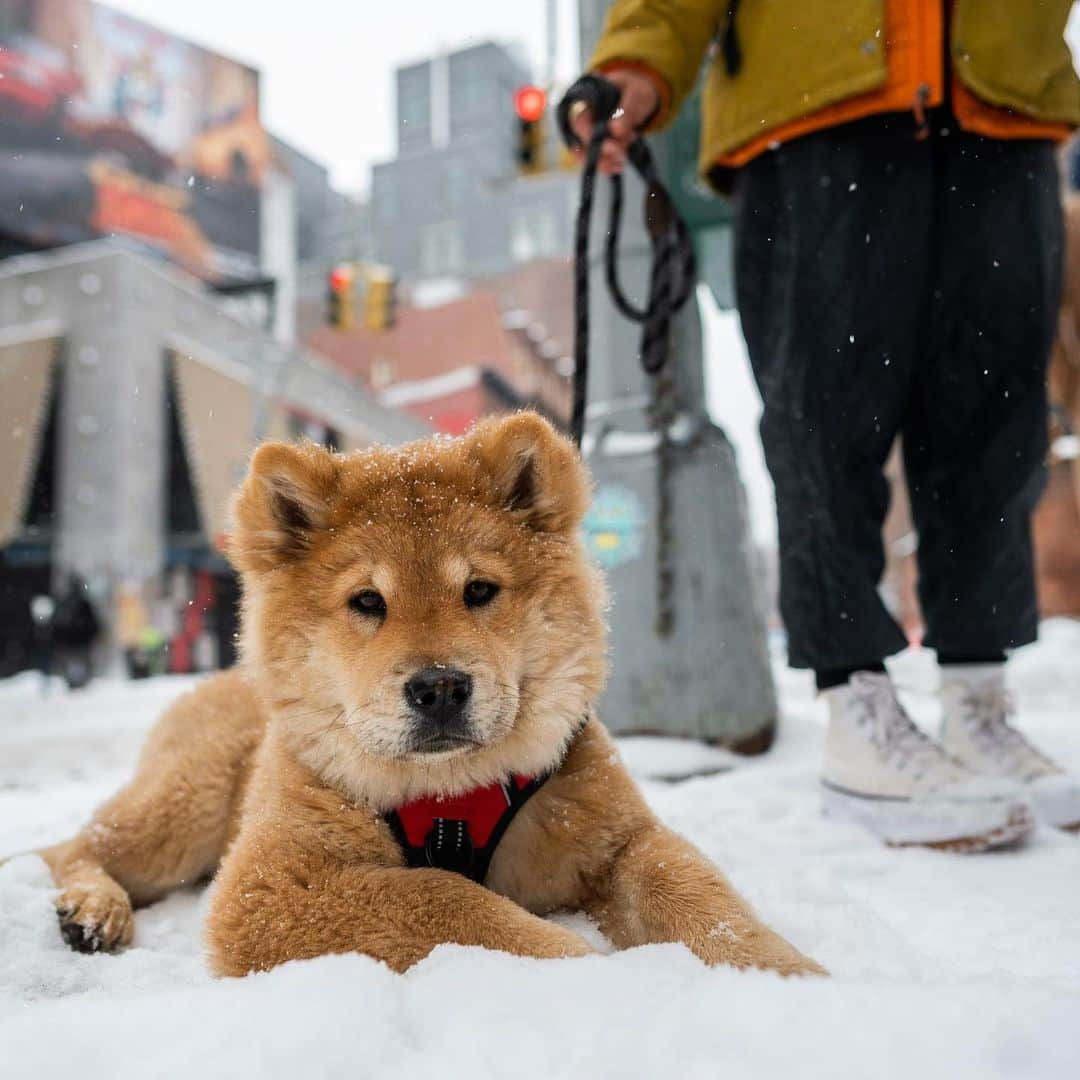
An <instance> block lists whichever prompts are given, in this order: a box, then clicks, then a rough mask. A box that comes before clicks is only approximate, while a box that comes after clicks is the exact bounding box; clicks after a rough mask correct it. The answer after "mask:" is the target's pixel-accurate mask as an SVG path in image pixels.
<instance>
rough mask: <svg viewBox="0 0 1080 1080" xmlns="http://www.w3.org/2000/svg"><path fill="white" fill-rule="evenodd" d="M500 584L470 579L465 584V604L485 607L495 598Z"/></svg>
mask: <svg viewBox="0 0 1080 1080" xmlns="http://www.w3.org/2000/svg"><path fill="white" fill-rule="evenodd" d="M498 591H499V586H498V585H496V584H495V582H493V581H470V582H469V583H468V585H466V586H465V606H466V607H483V606H484V605H485V604H490V603H491V601H492V600H494V599H495V596H496V594H497V593H498Z"/></svg>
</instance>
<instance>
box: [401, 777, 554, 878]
mask: <svg viewBox="0 0 1080 1080" xmlns="http://www.w3.org/2000/svg"><path fill="white" fill-rule="evenodd" d="M550 776H551V773H545V774H544V775H543V776H535V777H529V776H515V777H514V778H513V779H512V780H511V781H509V782H508V783H505V784H491V785H490V786H489V787H483V788H474V789H473V790H472V791H467V792H465V794H464V795H455V796H452V797H447V798H439V797H436V796H429V797H428V798H425V799H416V800H414V801H413V802H410V803H406V804H405V805H404V806H399V807H398V808H397V809H396V810H391V811H390V812H389V813H388V814H386V815H384V816H385V818H386V823H387V824H388V825H389V826H390V828H391V830H392V831H393V833H394V837H395V838H396V840H397V842H398V843H399V844H400V845H401V850H402V852H403V853H404V855H405V859H406V861H407V862H408V864H409V866H434V867H436V868H437V869H440V870H453V871H455V872H456V873H458V874H464V875H465V877H467V878H471V879H472V880H473V881H476V882H479V883H480V884H481V885H482V884H483V883H484V878H485V877H487V872H488V867H489V866H490V865H491V857H492V856H493V855H494V854H495V849H496V848H497V847H498V846H499V841H500V840H501V839H502V837H503V833H505V832H506V830H507V829H508V828H509V827H510V822H512V821H513V820H514V817H515V816H516V814H517V812H518V811H519V810H520V809H521V808H522V807H523V806H524V805H525V804H526V803H527V802H528V801H529V799H530V797H531V796H532V795H534V794H535V793H536V792H537V791H539V790H540V788H541V787H543V785H544V782H545V781H546V780H547V779H548V777H550Z"/></svg>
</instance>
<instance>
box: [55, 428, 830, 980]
mask: <svg viewBox="0 0 1080 1080" xmlns="http://www.w3.org/2000/svg"><path fill="white" fill-rule="evenodd" d="M587 501H588V480H587V477H586V472H585V469H584V467H583V466H582V464H581V461H580V459H579V457H578V454H577V452H576V451H575V449H574V447H573V446H572V445H571V444H570V443H569V442H568V441H567V440H566V439H564V438H563V437H562V436H560V435H558V434H557V433H556V432H555V431H554V430H553V429H552V427H551V426H550V425H549V424H548V423H547V422H546V421H544V420H542V419H541V418H540V417H538V416H536V415H533V414H529V413H522V414H518V415H516V416H513V417H511V418H509V419H499V420H489V421H485V422H483V423H480V424H478V425H477V426H476V427H475V428H474V429H473V431H472V432H471V433H470V434H469V435H467V436H465V437H463V438H460V439H446V438H432V439H428V440H425V441H422V442H416V443H413V444H411V445H407V446H404V447H401V448H398V449H389V448H385V447H377V448H374V449H371V450H366V451H363V452H359V453H352V454H346V455H337V454H332V453H329V452H327V451H325V450H323V449H321V448H317V447H315V446H312V445H309V446H300V447H298V446H292V445H286V444H281V443H269V444H266V445H264V446H262V447H260V448H259V449H258V450H257V451H256V453H255V455H254V457H253V459H252V462H251V468H250V472H249V474H248V476H247V478H246V480H245V481H244V483H243V486H242V488H241V490H240V492H239V493H238V495H237V498H236V501H235V504H234V515H233V516H234V529H233V532H232V535H231V538H230V545H229V547H230V557H231V559H232V561H233V562H234V564H235V565H236V567H237V569H238V570H239V572H240V574H241V575H242V579H243V593H244V601H243V639H242V643H243V662H242V664H241V665H240V666H239V667H237V668H235V669H233V670H230V671H226V672H223V673H221V674H219V675H215V676H213V677H211V678H208V679H207V680H206V681H205V682H203V683H201V684H200V685H199V687H198V688H197V689H196V690H194V691H193V692H191V693H189V694H187V695H186V696H185V697H183V698H181V699H180V700H178V701H177V702H176V704H175V705H173V706H172V708H171V709H170V710H169V711H168V712H167V713H166V714H165V716H164V717H163V718H162V719H161V721H160V722H159V723H158V725H157V727H156V728H155V729H154V730H153V732H152V733H151V735H150V737H149V740H148V742H147V745H146V747H145V750H144V751H143V754H142V757H141V759H140V762H139V766H138V770H137V773H136V776H135V778H134V780H132V782H131V783H130V784H129V785H128V786H127V787H126V788H125V789H124V790H123V791H121V792H120V793H119V794H118V795H117V796H116V797H115V798H113V799H112V800H111V801H110V802H108V803H107V804H106V805H105V806H103V807H102V808H101V809H100V810H99V811H98V813H97V814H96V815H95V817H94V819H93V821H92V822H91V824H90V825H88V826H87V827H86V828H85V829H84V830H83V831H82V832H81V833H79V835H78V836H76V837H75V838H74V839H73V840H70V841H68V842H66V843H63V844H60V845H58V846H56V847H54V848H51V849H49V850H47V851H44V852H42V853H41V854H42V855H43V857H44V858H45V859H46V861H47V862H48V864H49V866H50V867H51V869H52V872H53V875H54V877H55V880H56V883H57V885H58V886H59V887H60V890H61V891H60V895H59V898H58V900H57V909H58V912H59V915H60V922H61V928H62V930H63V934H64V936H65V938H66V939H67V941H68V942H69V943H70V944H71V945H72V946H73V947H75V948H77V949H80V950H83V951H98V950H105V951H107V950H112V949H116V948H117V947H119V946H123V945H126V944H128V943H129V942H130V941H131V939H132V930H133V922H132V908H133V907H136V906H138V905H141V904H148V903H150V902H152V901H154V900H156V899H158V898H159V897H161V896H163V895H164V894H165V893H167V892H168V891H169V890H170V889H173V888H176V887H177V886H179V885H183V884H184V883H188V882H195V881H198V880H199V879H201V878H206V877H208V876H210V875H215V874H216V880H215V885H214V890H213V896H212V899H211V904H210V911H209V917H208V921H207V926H206V940H207V944H208V949H209V957H210V963H211V965H212V967H213V969H214V970H215V971H216V972H218V973H220V974H222V975H244V974H246V973H247V972H251V971H261V970H265V969H267V968H272V967H274V966H275V965H276V964H282V963H285V962H286V961H288V960H296V959H300V958H303V957H312V956H320V955H322V954H324V953H341V952H354V951H355V952H362V953H366V954H368V955H369V956H373V957H376V958H378V959H379V960H382V961H384V962H385V963H387V964H388V965H389V966H390V967H392V968H393V969H395V970H396V971H404V970H405V969H406V968H408V967H409V966H410V965H411V964H415V963H416V962H417V961H418V960H420V959H422V958H423V957H425V956H426V955H427V954H428V953H429V952H431V950H432V949H434V948H435V947H436V946H437V945H440V944H441V943H443V942H457V943H458V944H461V945H482V946H484V947H486V948H489V949H501V950H504V951H507V952H511V953H516V954H518V955H521V956H535V957H560V956H581V955H583V954H585V953H588V952H590V951H591V950H590V946H589V945H588V944H587V943H586V942H585V940H584V939H583V938H582V937H580V936H579V935H578V934H576V933H575V932H574V931H573V930H570V929H567V928H566V927H564V926H560V925H556V924H555V923H553V922H549V921H546V920H545V919H544V918H543V916H544V915H545V914H547V913H549V912H554V911H560V910H572V911H573V910H584V911H586V912H588V913H589V914H590V915H591V916H592V917H593V918H594V919H595V920H596V922H597V924H598V925H599V927H600V929H601V930H602V931H603V933H604V934H605V935H607V937H608V938H609V939H610V940H611V941H612V942H613V943H614V944H615V945H616V946H617V947H619V948H628V947H630V946H633V945H642V944H644V943H646V942H676V941H681V942H683V943H685V944H686V945H687V947H689V948H690V949H692V950H693V951H694V952H695V953H696V954H697V955H698V956H700V957H701V958H702V959H703V960H704V961H706V962H707V963H710V964H733V965H735V966H737V967H760V968H769V969H773V970H776V971H779V972H782V973H785V974H790V973H803V972H820V971H821V970H822V969H821V968H820V967H819V966H818V965H817V964H816V963H814V961H812V960H809V959H808V958H807V957H805V956H803V955H802V954H801V953H799V952H798V950H796V949H795V948H793V947H792V946H791V945H789V944H788V943H787V942H786V941H784V940H783V939H782V938H781V937H779V936H778V935H777V934H775V933H774V932H773V931H772V930H770V929H769V928H768V927H766V926H765V925H763V924H762V923H761V922H760V921H759V920H758V918H757V917H756V916H755V915H754V913H753V912H752V911H751V909H750V907H749V906H748V905H747V903H746V902H745V901H744V900H743V899H741V898H740V896H739V895H738V894H737V893H736V892H735V891H734V889H733V888H732V887H731V886H730V885H729V884H728V882H727V881H726V880H725V879H724V878H723V877H722V876H721V874H720V873H719V872H718V871H717V870H716V869H715V868H714V867H713V866H712V865H711V864H710V863H709V861H708V860H707V859H705V858H704V857H703V856H702V855H701V854H700V853H699V852H698V851H697V850H696V849H695V848H694V847H692V846H691V845H690V844H689V843H687V841H685V840H684V839H682V838H681V837H680V836H677V835H676V834H675V833H673V832H672V831H671V830H670V829H667V828H665V827H664V826H663V825H662V824H661V823H660V822H659V821H657V819H656V817H655V816H654V815H653V814H652V813H651V812H650V810H649V808H648V807H647V806H646V804H645V802H644V800H643V798H642V796H641V794H640V793H639V792H638V790H637V788H636V787H635V785H634V783H633V781H632V780H631V779H630V776H629V775H628V774H627V772H626V770H625V768H624V767H623V766H622V764H621V763H620V761H619V756H618V754H617V752H616V750H615V746H614V744H613V743H612V740H611V738H610V736H609V735H608V733H607V732H606V731H605V729H604V727H603V726H602V725H601V723H600V721H599V720H598V719H597V717H596V715H595V713H594V711H593V703H594V702H595V701H596V700H597V697H598V696H599V694H600V690H601V686H602V684H603V680H604V649H605V646H604V625H603V607H604V597H603V591H602V586H601V583H600V581H599V579H598V576H597V573H596V571H595V570H594V569H593V568H592V567H591V566H590V565H589V563H588V562H587V560H586V556H585V553H584V551H583V548H582V543H581V538H580V526H581V520H582V515H583V514H584V513H585V509H586V504H587ZM476 793H480V794H479V795H477V794H476ZM485 793H486V794H485ZM492 793H494V795H492ZM530 796H531V797H530ZM478 799H479V802H480V803H483V802H484V800H485V799H486V800H487V802H486V803H484V806H487V808H488V809H487V810H484V807H481V811H483V812H482V813H480V818H483V820H482V821H480V819H479V818H477V817H476V806H474V805H473V804H474V803H475V804H477V805H479V803H478V802H477V800H478ZM492 799H495V801H496V802H497V803H498V805H497V806H495V809H494V811H491V805H494V804H492ZM511 804H513V811H514V812H508V811H507V810H506V808H507V807H510V806H511ZM417 807H419V811H417V809H416V808H417ZM425 808H426V809H425ZM440 810H443V811H444V812H443V813H440ZM417 813H419V814H420V817H421V818H423V817H424V814H425V813H426V814H427V817H426V819H424V820H423V821H421V822H420V825H419V829H420V832H419V833H417V831H416V830H417V818H416V814H417ZM485 814H486V817H485ZM478 822H479V823H478ZM474 831H478V832H480V833H483V834H484V835H480V836H476V835H473V832H474ZM474 849H475V850H474ZM470 851H473V854H476V852H477V851H479V853H480V855H481V856H482V858H481V860H480V863H479V864H477V863H476V861H475V859H470V857H468V856H469V853H470ZM488 859H490V862H488ZM455 860H457V861H455ZM477 865H479V870H478V869H477Z"/></svg>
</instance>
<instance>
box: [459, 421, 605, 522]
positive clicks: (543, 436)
mask: <svg viewBox="0 0 1080 1080" xmlns="http://www.w3.org/2000/svg"><path fill="white" fill-rule="evenodd" d="M469 441H470V442H471V443H472V450H473V453H474V455H475V457H476V460H477V461H478V462H479V464H480V467H481V470H482V471H483V473H484V474H485V480H486V481H487V482H492V481H493V487H494V491H495V495H496V498H497V499H498V500H499V503H500V504H501V505H502V506H503V507H504V508H505V509H506V510H509V511H511V513H513V514H514V515H515V516H517V517H520V518H521V520H523V521H525V522H526V523H527V524H528V525H529V526H530V527H531V528H534V529H536V530H538V531H540V532H569V531H570V530H571V529H575V528H577V526H578V525H580V524H581V519H582V518H583V517H584V516H585V511H586V509H588V505H589V477H588V473H587V472H586V470H585V466H584V465H583V464H582V461H581V457H580V455H579V454H578V452H577V450H576V449H575V448H574V445H573V444H572V443H571V442H570V440H569V439H567V438H565V437H564V436H563V435H560V434H559V433H558V432H557V431H556V430H555V429H554V428H553V427H552V426H551V424H549V423H548V421H547V420H545V419H544V418H543V417H541V416H539V415H538V414H536V413H531V412H522V413H515V414H514V415H513V416H509V417H506V418H499V419H491V420H484V421H481V422H480V423H479V424H477V425H476V426H475V427H474V428H473V431H472V434H471V435H470V436H469Z"/></svg>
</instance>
